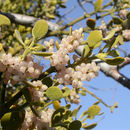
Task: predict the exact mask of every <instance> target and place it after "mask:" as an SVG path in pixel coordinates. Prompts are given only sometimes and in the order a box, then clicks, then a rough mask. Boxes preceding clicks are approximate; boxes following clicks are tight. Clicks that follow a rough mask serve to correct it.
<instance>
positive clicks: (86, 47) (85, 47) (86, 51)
mask: <svg viewBox="0 0 130 130" xmlns="http://www.w3.org/2000/svg"><path fill="white" fill-rule="evenodd" d="M89 52H90V48H89V46H88V45H84V49H83V54H82V57H86V56H88V54H89Z"/></svg>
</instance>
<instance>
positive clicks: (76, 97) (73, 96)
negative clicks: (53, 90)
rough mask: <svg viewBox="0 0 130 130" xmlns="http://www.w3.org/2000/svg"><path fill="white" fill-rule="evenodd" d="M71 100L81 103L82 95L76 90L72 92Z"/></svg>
mask: <svg viewBox="0 0 130 130" xmlns="http://www.w3.org/2000/svg"><path fill="white" fill-rule="evenodd" d="M70 102H71V103H74V104H79V102H80V96H79V95H78V94H77V93H76V92H75V91H72V92H71V93H70Z"/></svg>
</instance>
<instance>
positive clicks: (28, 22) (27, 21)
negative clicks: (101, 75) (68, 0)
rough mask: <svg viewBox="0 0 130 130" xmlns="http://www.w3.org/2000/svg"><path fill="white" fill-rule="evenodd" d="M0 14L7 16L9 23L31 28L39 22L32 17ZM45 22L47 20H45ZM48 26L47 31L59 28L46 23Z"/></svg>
mask: <svg viewBox="0 0 130 130" xmlns="http://www.w3.org/2000/svg"><path fill="white" fill-rule="evenodd" d="M0 14H2V15H5V16H7V17H8V18H9V19H10V20H11V22H13V23H17V24H21V25H25V26H33V25H34V23H35V22H36V21H37V20H39V18H35V17H32V16H27V15H22V14H15V13H4V12H0ZM46 21H47V20H46ZM47 23H48V26H49V30H51V31H56V30H58V29H59V28H60V26H59V25H57V24H55V23H53V22H50V21H47Z"/></svg>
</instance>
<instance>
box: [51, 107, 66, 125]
mask: <svg viewBox="0 0 130 130" xmlns="http://www.w3.org/2000/svg"><path fill="white" fill-rule="evenodd" d="M64 112H65V109H64V108H60V109H58V110H56V111H55V112H54V113H53V114H52V117H51V124H52V126H53V127H54V126H56V125H57V124H59V123H61V120H62V118H63V114H64Z"/></svg>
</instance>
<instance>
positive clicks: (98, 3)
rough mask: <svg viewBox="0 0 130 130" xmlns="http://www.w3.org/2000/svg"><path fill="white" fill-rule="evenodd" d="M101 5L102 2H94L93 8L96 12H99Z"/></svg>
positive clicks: (101, 0) (98, 0)
mask: <svg viewBox="0 0 130 130" xmlns="http://www.w3.org/2000/svg"><path fill="white" fill-rule="evenodd" d="M102 3H103V0H96V2H95V3H94V8H95V11H96V12H98V11H100V10H101V8H102Z"/></svg>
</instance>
